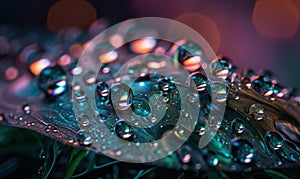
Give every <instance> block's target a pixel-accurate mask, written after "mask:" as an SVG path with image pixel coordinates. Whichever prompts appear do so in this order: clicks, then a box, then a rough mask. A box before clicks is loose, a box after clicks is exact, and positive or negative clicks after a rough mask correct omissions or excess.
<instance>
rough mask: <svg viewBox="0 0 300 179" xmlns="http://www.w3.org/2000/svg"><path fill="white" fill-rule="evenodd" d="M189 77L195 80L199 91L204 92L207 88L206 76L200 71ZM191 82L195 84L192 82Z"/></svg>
mask: <svg viewBox="0 0 300 179" xmlns="http://www.w3.org/2000/svg"><path fill="white" fill-rule="evenodd" d="M189 79H190V80H193V81H194V83H195V85H196V89H197V91H199V92H203V91H205V90H206V88H207V83H208V81H207V78H206V76H204V75H203V74H201V73H200V72H194V73H192V74H191V75H190V76H189ZM190 83H191V84H193V83H192V82H190Z"/></svg>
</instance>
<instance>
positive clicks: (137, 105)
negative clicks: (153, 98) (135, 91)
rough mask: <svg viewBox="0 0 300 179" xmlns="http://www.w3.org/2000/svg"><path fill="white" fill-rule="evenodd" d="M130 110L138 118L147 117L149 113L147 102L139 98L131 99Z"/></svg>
mask: <svg viewBox="0 0 300 179" xmlns="http://www.w3.org/2000/svg"><path fill="white" fill-rule="evenodd" d="M131 108H132V110H133V111H134V113H135V114H137V115H139V116H148V115H149V114H150V113H151V110H150V106H149V104H148V102H147V101H145V100H144V99H141V98H136V97H135V98H133V100H132V106H131Z"/></svg>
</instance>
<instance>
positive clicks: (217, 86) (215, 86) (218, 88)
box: [210, 82, 228, 103]
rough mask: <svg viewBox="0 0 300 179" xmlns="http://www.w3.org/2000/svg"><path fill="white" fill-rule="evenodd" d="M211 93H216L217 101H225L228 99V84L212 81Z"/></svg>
mask: <svg viewBox="0 0 300 179" xmlns="http://www.w3.org/2000/svg"><path fill="white" fill-rule="evenodd" d="M210 90H211V94H212V95H214V98H215V101H216V102H217V103H224V102H225V101H226V100H227V91H228V89H227V86H226V85H225V84H223V83H221V82H212V83H211V85H210Z"/></svg>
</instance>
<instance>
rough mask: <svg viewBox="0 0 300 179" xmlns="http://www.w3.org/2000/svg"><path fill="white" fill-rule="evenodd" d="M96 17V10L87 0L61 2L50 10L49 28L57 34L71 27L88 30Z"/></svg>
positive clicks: (65, 0)
mask: <svg viewBox="0 0 300 179" xmlns="http://www.w3.org/2000/svg"><path fill="white" fill-rule="evenodd" d="M96 17H97V13H96V10H95V8H94V7H93V6H92V5H91V4H90V3H88V2H87V1H85V0H61V1H58V2H57V3H55V4H54V5H53V6H52V7H51V9H50V10H49V13H48V19H47V26H48V28H49V29H50V30H51V31H55V32H57V31H59V30H61V29H64V28H67V27H70V26H78V27H81V28H88V27H89V26H90V25H91V24H92V23H93V22H94V21H95V20H96Z"/></svg>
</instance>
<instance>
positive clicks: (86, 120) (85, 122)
mask: <svg viewBox="0 0 300 179" xmlns="http://www.w3.org/2000/svg"><path fill="white" fill-rule="evenodd" d="M78 123H79V124H80V125H82V126H84V127H85V126H88V125H89V124H90V119H89V117H88V116H87V115H86V114H81V115H79V116H78Z"/></svg>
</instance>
